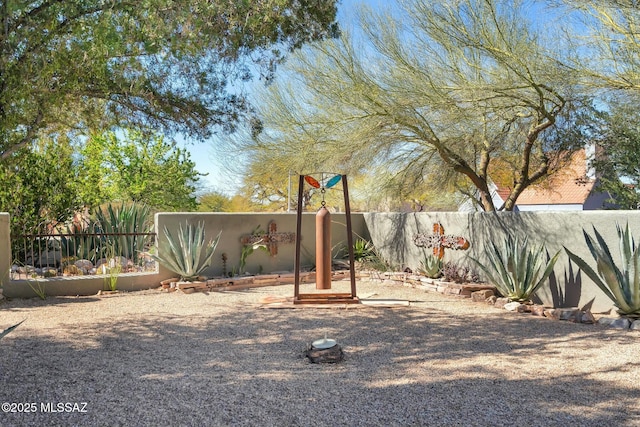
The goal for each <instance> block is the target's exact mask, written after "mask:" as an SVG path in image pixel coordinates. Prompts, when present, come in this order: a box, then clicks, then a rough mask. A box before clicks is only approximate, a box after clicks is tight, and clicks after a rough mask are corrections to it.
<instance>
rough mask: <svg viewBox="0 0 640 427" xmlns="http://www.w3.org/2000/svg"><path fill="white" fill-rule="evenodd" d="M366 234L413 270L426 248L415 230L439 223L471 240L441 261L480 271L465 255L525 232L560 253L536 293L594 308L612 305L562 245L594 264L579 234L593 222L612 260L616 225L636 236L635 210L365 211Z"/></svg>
mask: <svg viewBox="0 0 640 427" xmlns="http://www.w3.org/2000/svg"><path fill="white" fill-rule="evenodd" d="M364 217H365V221H366V223H367V227H368V230H369V233H370V235H371V238H372V241H373V243H374V245H375V246H376V247H377V248H378V250H379V251H380V252H381V253H382V254H383V256H385V257H386V258H387V259H389V260H390V261H391V262H392V263H393V264H395V265H397V266H399V267H409V268H411V269H414V270H415V269H417V268H418V267H419V265H420V260H421V259H422V258H423V257H424V253H425V252H429V251H430V250H429V249H422V248H419V247H417V246H416V245H415V244H414V242H413V237H414V236H415V235H416V234H417V233H428V234H431V233H432V229H433V224H434V223H435V222H439V223H441V224H442V225H443V227H444V230H445V234H446V235H455V236H463V237H465V238H466V239H467V240H469V242H470V248H469V249H468V250H466V251H454V250H449V249H447V250H446V251H445V258H444V260H445V261H455V262H457V263H459V264H461V265H467V266H469V267H471V268H473V269H474V270H476V271H479V269H478V268H477V266H476V264H475V263H473V261H472V260H470V259H469V257H474V258H477V259H480V260H485V259H486V258H485V255H484V251H485V247H486V246H487V244H489V242H491V241H494V242H496V244H498V245H499V244H500V243H501V242H503V241H504V238H505V236H506V235H507V233H511V234H514V235H518V236H521V237H524V236H528V238H529V241H530V242H531V243H532V244H534V245H540V244H544V245H545V246H546V248H547V249H548V251H549V253H550V254H554V253H555V252H556V251H561V255H560V258H559V259H558V261H557V263H556V267H555V269H554V275H553V276H552V277H551V280H550V283H549V285H545V286H543V288H542V289H541V291H540V292H538V296H539V298H540V299H541V301H542V302H544V303H545V304H548V305H554V306H556V307H560V306H577V305H580V306H581V305H584V304H586V303H587V302H589V301H590V300H591V299H594V305H593V310H594V311H606V310H608V309H610V308H612V306H613V304H612V303H611V301H610V300H609V299H608V298H607V297H605V296H604V293H603V292H602V291H601V290H600V289H599V288H598V287H597V286H596V285H595V284H594V283H593V282H592V281H591V280H589V279H588V278H587V277H586V276H585V275H584V274H582V273H581V272H579V271H578V269H577V268H576V266H575V265H574V264H572V263H570V262H569V259H568V257H567V256H566V253H565V252H564V250H563V246H565V247H567V248H568V249H570V250H571V251H572V252H574V253H576V254H577V255H579V256H580V257H582V258H583V259H584V260H586V261H587V262H589V264H591V265H592V266H593V267H594V268H595V262H594V261H593V258H592V257H591V254H590V253H589V250H588V248H587V245H586V243H585V240H584V236H583V232H582V230H583V228H584V229H586V230H587V232H589V234H591V235H593V228H592V227H593V226H595V227H596V228H597V230H598V231H599V232H600V233H601V234H602V235H603V236H605V239H606V241H607V243H608V245H609V248H610V249H611V251H612V253H613V256H614V258H615V259H619V248H618V238H617V234H616V223H618V224H621V225H623V226H624V225H626V224H627V222H628V223H629V226H630V228H631V230H632V233H633V234H634V235H635V236H636V237H637V238H640V211H568V212H520V213H513V212H499V213H462V212H436V213H433V212H431V213H430V212H419V213H367V214H365V215H364Z"/></svg>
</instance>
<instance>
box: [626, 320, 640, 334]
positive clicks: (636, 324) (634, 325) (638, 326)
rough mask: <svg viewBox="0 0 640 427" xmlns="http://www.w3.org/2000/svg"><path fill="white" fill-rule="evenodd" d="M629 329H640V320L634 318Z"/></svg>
mask: <svg viewBox="0 0 640 427" xmlns="http://www.w3.org/2000/svg"><path fill="white" fill-rule="evenodd" d="M629 329H632V330H634V331H640V320H634V321H633V323H632V324H631V326H630V327H629Z"/></svg>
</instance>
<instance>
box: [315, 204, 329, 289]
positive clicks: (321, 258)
mask: <svg viewBox="0 0 640 427" xmlns="http://www.w3.org/2000/svg"><path fill="white" fill-rule="evenodd" d="M316 289H331V214H330V213H329V210H328V209H327V208H326V207H325V206H322V207H321V208H320V210H318V213H317V214H316Z"/></svg>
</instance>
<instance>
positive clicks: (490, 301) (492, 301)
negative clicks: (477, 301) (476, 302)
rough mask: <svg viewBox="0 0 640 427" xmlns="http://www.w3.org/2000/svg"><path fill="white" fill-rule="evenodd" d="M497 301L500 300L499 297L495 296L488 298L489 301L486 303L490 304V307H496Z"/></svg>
mask: <svg viewBox="0 0 640 427" xmlns="http://www.w3.org/2000/svg"><path fill="white" fill-rule="evenodd" d="M497 299H498V297H497V296H495V295H491V296H490V297H489V298H487V299H486V300H485V302H486V303H487V304H489V305H495V304H496V300H497Z"/></svg>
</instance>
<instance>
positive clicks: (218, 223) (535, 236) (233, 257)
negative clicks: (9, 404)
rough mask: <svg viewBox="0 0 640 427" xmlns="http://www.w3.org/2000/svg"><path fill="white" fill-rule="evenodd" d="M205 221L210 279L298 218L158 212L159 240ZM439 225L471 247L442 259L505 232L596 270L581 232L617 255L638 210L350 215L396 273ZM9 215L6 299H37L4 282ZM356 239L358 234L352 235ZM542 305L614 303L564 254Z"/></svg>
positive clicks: (263, 259)
mask: <svg viewBox="0 0 640 427" xmlns="http://www.w3.org/2000/svg"><path fill="white" fill-rule="evenodd" d="M185 221H189V222H198V221H204V222H205V224H206V234H207V237H208V238H212V237H215V235H217V233H218V232H219V231H222V234H221V239H220V243H219V246H218V248H217V250H216V254H215V255H214V258H213V261H214V262H213V265H212V266H211V267H210V268H209V269H207V270H206V271H205V272H204V274H205V275H207V276H209V277H214V276H218V275H221V274H222V258H221V255H222V253H226V254H227V258H228V261H227V271H231V270H232V268H233V267H234V266H236V267H237V266H238V264H239V261H240V253H241V250H242V243H241V242H240V239H241V237H242V236H243V235H248V234H250V233H251V231H253V230H254V229H255V228H256V226H258V225H260V227H261V229H263V230H266V229H267V227H268V224H269V222H271V221H274V222H275V224H276V226H277V231H279V232H295V229H296V214H295V213H246V214H237V213H228V214H227V213H161V214H157V215H156V224H157V225H156V227H157V228H156V230H159V232H158V239H159V240H160V241H161V240H162V239H164V233H163V229H164V226H167V228H169V230H170V231H172V232H175V230H176V229H177V227H178V224H179V223H181V222H185ZM332 222H333V225H332V245H333V246H336V247H338V246H340V245H345V243H346V225H345V215H344V214H343V213H335V214H332ZM435 222H439V223H441V224H442V225H443V226H444V230H445V234H446V235H454V236H462V237H465V238H466V239H467V240H469V242H470V244H471V245H470V248H469V249H468V250H467V251H454V250H450V249H447V250H446V251H445V261H456V262H458V263H460V264H462V265H468V266H469V267H472V268H474V270H476V271H478V270H479V269H478V268H477V266H476V265H475V264H474V263H473V262H472V261H471V260H470V259H469V257H470V256H471V257H475V258H478V259H481V260H482V259H484V256H485V255H484V248H485V247H486V245H487V243H488V242H490V241H491V240H493V241H495V242H497V243H500V242H502V241H503V240H504V238H505V236H506V234H507V233H514V234H517V235H520V236H528V237H529V240H530V241H531V243H532V244H536V245H537V244H545V245H546V247H547V249H548V250H549V253H550V254H553V253H555V252H556V251H558V250H562V248H563V246H566V247H568V248H569V249H571V250H572V251H573V252H575V253H576V254H578V255H579V256H581V257H582V258H584V259H585V260H586V261H587V262H589V263H590V264H591V265H594V262H593V261H592V258H591V255H590V253H589V251H588V248H587V246H586V244H585V241H584V237H583V234H582V229H583V228H585V229H587V231H588V232H589V233H591V234H592V228H591V227H592V226H595V227H596V228H597V229H598V231H599V232H601V233H602V234H603V235H604V236H605V239H606V241H607V242H608V243H609V247H610V249H611V251H612V253H613V254H614V257H618V256H619V254H618V251H619V249H618V240H617V235H616V223H619V224H621V225H625V224H626V223H627V222H628V223H629V225H630V227H631V229H632V232H633V234H634V235H635V236H636V238H638V239H640V212H639V211H571V212H520V213H508V212H502V213H493V214H490V213H464V212H435V213H429V212H420V213H366V214H359V213H355V214H352V223H353V229H354V232H355V233H357V235H359V236H362V237H364V238H371V240H372V241H373V243H374V245H375V246H376V248H377V249H378V251H379V252H380V253H381V254H382V255H383V257H385V258H386V259H387V260H389V261H390V262H391V263H392V264H394V265H395V266H398V267H410V268H411V269H413V270H416V269H417V268H418V267H419V265H420V260H421V259H422V258H423V257H424V254H425V253H428V252H429V251H430V249H428V248H419V247H417V246H416V245H415V244H414V242H413V237H414V236H415V235H416V234H417V233H427V234H431V233H432V229H433V224H434V223H435ZM8 237H9V216H8V214H3V213H0V271H2V272H4V276H3V281H2V284H3V290H4V294H5V295H7V296H9V297H30V296H35V293H34V292H33V291H31V289H30V288H29V286H28V284H27V283H26V282H25V281H12V280H9V278H8V271H9V268H10V263H11V255H10V243H9V238H8ZM354 237H357V236H354ZM294 252H295V245H294V244H284V243H282V244H279V245H278V254H277V255H276V256H274V257H272V256H270V255H269V254H267V253H265V252H263V251H260V250H259V251H256V252H254V253H253V254H252V255H250V256H249V257H248V258H247V267H246V268H247V271H249V272H251V273H259V272H264V273H270V272H273V271H282V270H287V271H292V270H293V266H294ZM314 253H315V213H305V214H304V215H303V223H302V254H301V255H302V265H303V266H304V265H307V266H310V265H312V264H313V263H314V257H315V254H314ZM172 276H174V275H173V274H172V273H171V272H169V271H168V270H166V269H164V268H160V270H159V272H158V273H151V274H150V273H144V274H129V275H122V276H121V277H120V278H119V280H118V288H119V289H122V290H137V289H148V288H152V287H156V286H158V283H159V282H160V281H161V280H163V279H166V278H169V277H172ZM44 283H46V292H47V294H48V295H91V294H95V293H96V292H97V291H98V290H100V289H103V288H104V278H103V277H92V278H87V277H73V278H62V279H56V280H54V279H46V282H44ZM539 296H540V299H541V300H542V302H544V303H545V304H548V305H554V306H556V307H560V306H576V305H583V304H586V303H587V302H588V301H590V300H591V299H595V300H594V306H593V309H594V311H605V310H608V309H610V308H612V306H613V304H612V303H611V302H610V301H609V300H608V299H607V298H606V297H605V296H604V294H603V293H602V291H601V290H600V289H598V288H597V287H596V286H595V285H594V284H593V283H592V282H591V281H590V280H589V279H588V278H587V277H586V276H584V275H583V274H581V273H580V272H579V271H578V269H577V268H576V266H575V265H572V264H570V263H569V260H568V258H567V256H566V254H565V253H564V251H562V253H561V256H560V258H559V260H558V262H557V264H556V267H555V272H554V275H553V276H552V277H551V280H550V285H545V286H544V287H543V289H542V290H541V291H540V292H539Z"/></svg>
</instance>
